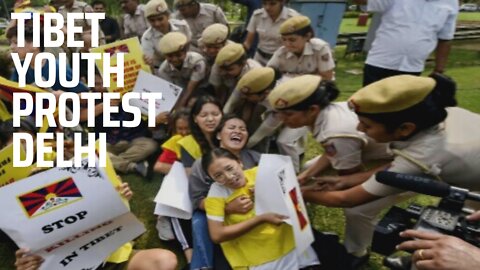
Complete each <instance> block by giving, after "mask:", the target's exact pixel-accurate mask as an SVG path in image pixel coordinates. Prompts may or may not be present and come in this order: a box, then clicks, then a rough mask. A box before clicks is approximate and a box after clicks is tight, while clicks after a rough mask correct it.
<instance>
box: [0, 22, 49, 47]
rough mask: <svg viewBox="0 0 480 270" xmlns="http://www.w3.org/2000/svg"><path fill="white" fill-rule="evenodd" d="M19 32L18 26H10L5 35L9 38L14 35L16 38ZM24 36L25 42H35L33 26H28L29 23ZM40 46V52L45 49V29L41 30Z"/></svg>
mask: <svg viewBox="0 0 480 270" xmlns="http://www.w3.org/2000/svg"><path fill="white" fill-rule="evenodd" d="M17 34H18V30H17V27H16V26H14V27H10V28H9V29H8V30H7V33H6V35H5V36H6V37H7V39H9V40H10V39H12V38H14V37H15V38H16V37H17ZM24 37H25V42H29V43H33V27H32V26H28V25H27V26H25V32H24ZM38 48H39V49H40V52H44V51H45V41H44V37H43V31H40V47H38Z"/></svg>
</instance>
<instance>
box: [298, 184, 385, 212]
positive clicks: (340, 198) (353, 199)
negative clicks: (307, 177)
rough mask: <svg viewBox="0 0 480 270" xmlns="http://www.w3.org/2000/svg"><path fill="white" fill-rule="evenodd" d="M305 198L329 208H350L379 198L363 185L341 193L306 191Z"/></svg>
mask: <svg viewBox="0 0 480 270" xmlns="http://www.w3.org/2000/svg"><path fill="white" fill-rule="evenodd" d="M303 198H304V199H305V200H306V201H307V202H311V203H315V204H321V205H324V206H328V207H343V208H349V207H354V206H357V205H361V204H365V203H368V202H371V201H374V200H376V199H378V198H380V197H379V196H375V195H373V194H370V193H368V192H367V191H366V190H365V189H364V188H363V187H362V186H361V185H358V186H355V187H352V188H350V189H346V190H341V191H311V190H308V191H304V192H303Z"/></svg>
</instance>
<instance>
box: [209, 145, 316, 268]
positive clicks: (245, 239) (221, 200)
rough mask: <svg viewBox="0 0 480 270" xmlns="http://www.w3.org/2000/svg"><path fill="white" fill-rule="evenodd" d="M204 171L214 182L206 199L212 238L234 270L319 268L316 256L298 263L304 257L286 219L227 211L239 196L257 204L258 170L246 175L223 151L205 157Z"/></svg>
mask: <svg viewBox="0 0 480 270" xmlns="http://www.w3.org/2000/svg"><path fill="white" fill-rule="evenodd" d="M202 168H203V170H204V171H206V172H207V174H208V176H209V177H210V178H211V179H213V180H214V181H215V183H213V184H212V186H211V188H210V191H209V192H208V196H207V198H206V199H205V209H206V212H207V218H208V229H209V231H210V236H211V238H212V240H213V241H214V242H215V243H220V244H221V246H222V249H223V252H224V253H225V256H226V257H227V260H228V262H229V263H230V265H231V266H232V268H233V269H241V268H246V267H248V268H251V267H253V268H256V269H300V268H301V267H302V266H309V265H315V264H319V262H318V259H317V258H316V256H311V257H309V258H308V260H306V261H299V258H298V257H300V258H303V259H305V257H303V256H301V255H300V256H298V255H297V252H296V250H295V241H294V239H293V230H292V227H291V226H290V225H288V224H286V223H284V219H285V218H286V217H285V216H282V215H279V214H275V213H266V214H261V215H255V211H254V210H253V209H250V211H248V212H246V213H244V214H230V213H227V212H226V211H225V210H226V209H225V206H226V204H227V202H230V201H232V200H233V199H235V198H237V197H239V196H246V197H248V198H250V199H251V200H252V201H254V200H253V199H252V198H253V196H254V194H253V189H254V188H255V177H256V172H257V168H253V169H250V170H246V171H243V166H242V163H241V161H240V160H239V159H238V157H237V156H235V155H234V154H232V153H231V152H229V151H228V150H225V149H222V148H216V149H213V150H212V151H210V152H209V153H206V154H205V155H203V156H202ZM258 247H262V248H258ZM302 264H303V265H302Z"/></svg>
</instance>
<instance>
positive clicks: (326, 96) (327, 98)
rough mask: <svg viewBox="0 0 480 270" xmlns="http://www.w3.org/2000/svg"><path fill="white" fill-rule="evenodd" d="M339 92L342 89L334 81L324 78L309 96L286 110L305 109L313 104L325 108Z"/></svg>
mask: <svg viewBox="0 0 480 270" xmlns="http://www.w3.org/2000/svg"><path fill="white" fill-rule="evenodd" d="M339 93H340V91H339V90H338V88H337V85H336V84H335V83H334V82H332V81H327V80H322V81H321V82H320V84H319V85H318V87H317V89H316V90H315V91H314V92H313V93H312V94H311V95H310V96H309V97H308V98H306V99H305V100H303V101H302V102H300V103H298V104H295V105H293V106H292V107H288V108H285V109H284V110H294V111H305V110H307V109H308V108H309V107H310V106H312V105H318V106H320V107H321V108H325V107H327V106H328V105H329V104H330V103H331V102H332V101H334V100H335V99H336V98H337V97H338V94H339Z"/></svg>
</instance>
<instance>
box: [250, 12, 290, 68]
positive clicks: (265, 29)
mask: <svg viewBox="0 0 480 270" xmlns="http://www.w3.org/2000/svg"><path fill="white" fill-rule="evenodd" d="M296 15H298V12H296V11H295V10H293V9H291V8H287V7H283V9H282V12H281V13H280V15H279V16H278V18H277V19H276V20H275V21H272V19H271V18H270V16H269V15H268V14H267V12H266V11H265V9H263V8H261V9H257V10H255V11H254V12H253V15H252V17H251V18H250V22H249V23H248V26H247V31H248V32H250V33H257V34H258V46H257V52H256V53H255V57H254V59H255V60H257V61H258V62H259V63H260V64H262V65H266V64H267V62H268V60H269V59H270V58H271V57H272V55H273V53H274V52H275V51H276V50H277V49H278V48H279V47H280V46H281V45H282V36H281V35H280V32H279V29H280V25H281V24H282V23H283V22H284V21H286V20H287V19H289V18H291V17H293V16H296Z"/></svg>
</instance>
